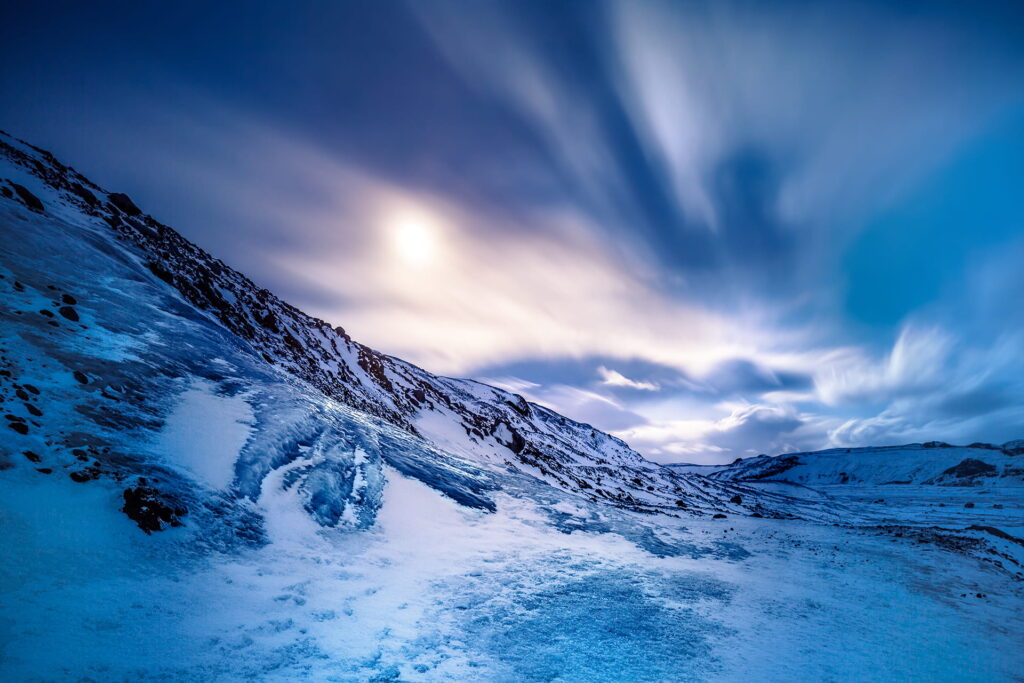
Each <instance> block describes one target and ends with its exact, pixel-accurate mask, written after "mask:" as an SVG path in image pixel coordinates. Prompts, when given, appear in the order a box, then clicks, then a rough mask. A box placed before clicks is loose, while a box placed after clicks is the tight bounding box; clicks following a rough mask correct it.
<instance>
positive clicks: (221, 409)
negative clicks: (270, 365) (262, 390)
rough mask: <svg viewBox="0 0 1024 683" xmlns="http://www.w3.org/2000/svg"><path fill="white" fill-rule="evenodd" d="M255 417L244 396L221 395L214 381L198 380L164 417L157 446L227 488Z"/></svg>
mask: <svg viewBox="0 0 1024 683" xmlns="http://www.w3.org/2000/svg"><path fill="white" fill-rule="evenodd" d="M253 419H254V415H253V411H252V408H250V407H249V404H248V403H247V402H246V400H245V397H243V396H224V395H219V394H217V393H216V385H215V384H213V383H212V382H204V381H197V382H195V383H194V385H193V386H190V387H189V388H188V389H186V390H185V391H184V392H182V394H181V396H180V398H179V399H178V403H177V405H176V406H175V407H174V409H173V410H172V411H171V413H170V415H168V416H167V418H166V419H165V420H164V427H163V429H162V430H161V431H160V434H159V436H158V439H157V445H156V448H157V449H158V450H160V451H161V452H163V453H165V454H167V456H168V457H170V458H175V459H177V461H178V463H179V464H180V465H182V466H183V467H185V468H186V469H187V470H189V471H190V472H192V473H194V474H195V475H196V476H198V477H199V478H200V479H201V480H202V481H204V482H205V483H206V484H207V485H209V486H211V487H212V488H215V489H224V488H227V487H228V486H230V485H231V482H232V480H233V479H234V477H235V462H236V461H237V460H238V455H239V452H240V451H241V450H242V447H243V446H245V443H246V441H248V440H249V435H250V433H251V430H252V422H253Z"/></svg>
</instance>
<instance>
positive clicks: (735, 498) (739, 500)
mask: <svg viewBox="0 0 1024 683" xmlns="http://www.w3.org/2000/svg"><path fill="white" fill-rule="evenodd" d="M729 502H730V503H733V504H734V505H743V496H741V495H740V494H738V493H737V494H736V495H735V496H733V497H732V498H730V499H729Z"/></svg>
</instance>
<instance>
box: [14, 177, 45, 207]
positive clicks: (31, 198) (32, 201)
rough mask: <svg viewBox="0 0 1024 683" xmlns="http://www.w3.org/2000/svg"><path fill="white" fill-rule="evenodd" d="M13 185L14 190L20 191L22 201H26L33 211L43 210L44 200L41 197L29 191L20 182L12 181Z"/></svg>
mask: <svg viewBox="0 0 1024 683" xmlns="http://www.w3.org/2000/svg"><path fill="white" fill-rule="evenodd" d="M11 187H13V188H14V191H15V192H17V193H18V197H19V198H21V201H23V202H25V206H27V207H28V208H30V209H32V210H33V211H39V212H42V211H43V202H42V200H40V199H39V197H37V196H35V195H34V194H32V193H31V192H29V191H28V190H27V189H25V188H24V187H22V186H21V185H19V184H18V183H11Z"/></svg>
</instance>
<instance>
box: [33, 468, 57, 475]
mask: <svg viewBox="0 0 1024 683" xmlns="http://www.w3.org/2000/svg"><path fill="white" fill-rule="evenodd" d="M36 472H39V473H40V474H53V470H51V469H50V468H49V467H37V468H36Z"/></svg>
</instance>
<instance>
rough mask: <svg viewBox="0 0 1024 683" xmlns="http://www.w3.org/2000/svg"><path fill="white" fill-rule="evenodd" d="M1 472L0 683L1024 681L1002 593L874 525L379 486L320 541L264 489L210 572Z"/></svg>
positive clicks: (69, 498) (74, 502) (1000, 577)
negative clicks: (708, 515)
mask: <svg viewBox="0 0 1024 683" xmlns="http://www.w3.org/2000/svg"><path fill="white" fill-rule="evenodd" d="M5 475H7V476H5V477H3V478H2V479H0V499H2V500H3V501H4V503H5V505H4V512H3V517H2V528H3V529H4V533H3V534H2V536H0V543H2V547H0V553H2V557H3V558H4V561H3V570H2V582H0V585H2V586H3V595H2V598H3V599H2V601H0V604H2V605H3V607H2V612H0V614H2V621H0V634H2V635H0V638H2V642H3V646H4V649H3V655H4V656H3V663H2V665H0V669H2V670H3V671H4V678H5V680H36V679H39V680H50V679H58V680H60V679H79V678H89V677H91V678H92V679H94V680H133V679H138V678H158V679H166V680H211V679H221V680H245V679H252V678H259V679H265V680H274V679H285V678H308V679H312V680H344V681H349V680H352V681H355V680H373V679H377V680H409V681H415V680H420V681H433V680H472V681H480V680H494V681H522V680H530V681H612V680H631V681H676V680H684V679H685V680H752V679H755V680H779V681H782V680H922V681H923V680H950V681H953V680H957V681H967V680H976V681H993V680H1015V679H1019V677H1020V675H1021V666H1022V663H1024V662H1022V654H1021V653H1022V645H1024V642H1022V635H1021V630H1020V623H1021V621H1022V617H1024V614H1022V611H1024V610H1022V595H1021V582H1020V581H1019V580H1015V579H1014V578H1013V577H1012V576H1011V574H1010V573H1008V572H1007V571H1005V570H1002V569H999V568H997V567H995V566H993V565H992V564H990V563H987V562H983V561H981V560H979V559H978V558H977V557H975V556H972V555H969V554H963V553H960V552H956V551H952V550H949V549H946V548H943V547H940V546H938V545H935V544H933V543H922V542H919V541H918V540H917V539H916V538H914V537H913V536H911V535H901V536H898V535H894V534H892V533H887V532H884V531H880V530H878V529H875V528H843V527H833V526H829V525H823V524H815V523H810V522H803V521H797V520H768V519H751V518H727V519H719V520H709V519H705V520H693V519H686V520H683V519H668V518H646V517H645V518H634V517H633V516H634V515H635V513H628V512H621V511H616V510H602V509H598V508H596V507H595V506H594V505H593V504H591V503H586V502H583V501H581V500H579V499H577V500H573V499H572V498H571V497H569V496H564V495H563V494H558V495H556V496H554V497H552V496H551V494H550V493H548V492H544V493H542V494H541V495H540V498H541V500H540V501H537V500H535V499H534V498H533V497H531V496H527V495H518V496H513V495H508V494H504V493H503V494H499V495H498V497H497V503H498V506H497V508H498V511H497V512H496V513H489V512H486V511H483V510H476V509H472V508H467V507H464V506H460V505H458V504H456V503H454V502H453V501H451V500H450V499H448V498H446V497H443V496H441V495H438V494H437V492H435V491H434V490H432V489H430V488H428V487H426V486H425V485H424V484H422V483H420V482H418V481H415V480H412V479H409V478H406V477H403V476H402V475H400V474H399V473H398V472H397V471H395V470H393V469H390V468H389V469H387V470H386V472H385V475H386V477H387V481H388V483H387V485H386V487H385V490H384V503H383V506H382V507H381V509H380V512H379V514H378V518H377V523H376V524H375V526H374V527H373V528H371V529H369V530H366V531H362V532H353V533H341V532H337V531H326V532H325V531H324V530H323V529H321V528H320V527H318V526H317V525H316V524H315V523H313V522H312V521H311V520H310V519H309V517H308V516H307V515H305V514H303V512H302V510H301V509H300V508H299V507H298V506H297V505H295V504H294V499H288V498H284V499H277V500H275V499H274V497H275V493H274V492H272V491H266V492H265V493H264V495H263V496H262V497H261V499H260V506H261V507H263V508H264V509H266V510H272V511H273V512H274V519H276V520H277V522H278V525H277V526H276V527H275V525H271V526H270V530H269V536H270V542H269V543H268V544H267V545H265V546H263V547H260V548H253V549H245V550H240V551H237V552H231V553H224V552H212V553H211V552H198V551H196V549H195V546H194V544H193V543H192V539H191V538H190V532H189V531H188V530H187V529H173V530H170V531H168V532H165V533H164V534H154V535H152V536H146V535H144V534H141V533H138V530H137V529H136V528H135V527H134V525H133V524H132V523H131V521H130V520H128V519H127V518H126V517H125V516H124V515H121V514H119V513H118V512H117V510H116V506H114V505H110V504H109V502H110V501H109V500H108V499H109V498H113V497H116V495H117V490H111V488H110V487H103V486H89V487H84V486H79V485H77V484H75V483H74V482H71V481H70V480H65V479H48V480H46V484H45V485H39V484H38V482H35V481H30V476H31V475H30V473H29V472H23V473H18V474H13V473H11V472H5ZM269 481H271V480H268V482H269ZM289 500H291V501H292V503H293V505H292V506H291V507H290V508H289ZM1017 500H1018V501H1019V499H1017ZM925 505H927V504H925ZM961 509H962V508H961ZM1016 514H1017V515H1019V514H1020V508H1019V506H1018V508H1017V513H1016ZM950 521H955V522H957V523H963V522H964V521H967V520H966V519H964V518H962V517H961V519H959V520H953V519H951V520H950ZM621 525H632V526H634V527H635V528H636V530H642V532H643V533H642V534H641V535H639V536H636V537H634V539H633V540H630V539H628V538H627V537H626V536H624V535H622V534H620V533H616V532H615V531H614V530H613V529H615V528H620V526H621ZM643 534H650V536H651V537H650V538H649V539H647V541H646V542H645V541H644V536H643ZM979 595H982V596H983V597H978V596H979Z"/></svg>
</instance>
